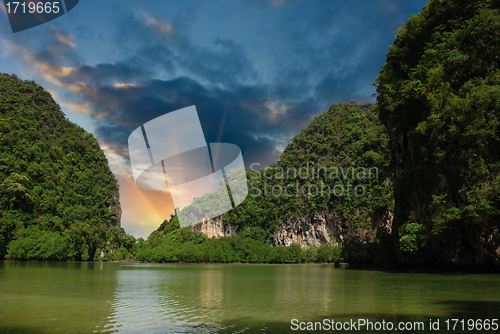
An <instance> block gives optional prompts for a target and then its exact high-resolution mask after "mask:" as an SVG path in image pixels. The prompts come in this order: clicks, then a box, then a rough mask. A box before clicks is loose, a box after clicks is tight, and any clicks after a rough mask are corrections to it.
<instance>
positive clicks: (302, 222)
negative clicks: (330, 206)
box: [270, 212, 392, 247]
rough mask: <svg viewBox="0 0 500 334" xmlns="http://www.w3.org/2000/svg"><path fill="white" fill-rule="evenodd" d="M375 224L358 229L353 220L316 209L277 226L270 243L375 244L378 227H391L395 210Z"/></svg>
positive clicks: (317, 244)
mask: <svg viewBox="0 0 500 334" xmlns="http://www.w3.org/2000/svg"><path fill="white" fill-rule="evenodd" d="M373 226H374V228H373V229H362V228H360V227H358V228H354V227H353V226H352V224H351V221H350V220H349V219H342V218H340V217H338V216H337V215H335V214H334V213H330V212H316V213H314V214H307V215H303V216H300V217H294V218H292V219H288V220H286V221H284V222H283V223H282V224H281V225H279V226H278V227H277V228H276V231H275V232H274V234H273V237H272V238H271V240H270V243H271V245H273V246H276V245H283V246H290V245H291V244H292V243H296V244H299V245H300V246H301V247H307V246H309V245H314V246H320V245H324V244H333V245H342V244H344V243H345V242H349V241H357V242H360V243H372V242H374V241H375V236H376V230H377V228H378V227H385V228H387V229H389V230H390V229H391V227H392V213H391V214H390V215H389V217H388V218H386V219H380V220H379V221H377V222H376V223H375V224H374V225H373Z"/></svg>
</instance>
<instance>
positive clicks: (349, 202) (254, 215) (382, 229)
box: [139, 101, 393, 262]
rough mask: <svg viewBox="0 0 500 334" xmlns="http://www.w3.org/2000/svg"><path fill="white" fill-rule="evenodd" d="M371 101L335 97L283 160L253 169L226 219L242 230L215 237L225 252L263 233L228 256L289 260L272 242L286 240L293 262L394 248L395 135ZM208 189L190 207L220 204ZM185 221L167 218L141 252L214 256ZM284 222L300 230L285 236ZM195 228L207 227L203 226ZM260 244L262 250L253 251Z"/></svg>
mask: <svg viewBox="0 0 500 334" xmlns="http://www.w3.org/2000/svg"><path fill="white" fill-rule="evenodd" d="M371 109H372V105H371V104H362V103H357V102H354V101H350V102H346V103H338V104H333V105H332V106H331V107H330V108H329V110H328V111H327V112H325V113H323V114H321V115H319V116H317V117H316V118H315V119H314V120H313V121H311V123H310V124H309V125H308V126H307V127H306V128H305V129H304V130H303V131H302V132H301V133H299V134H298V135H297V136H296V137H295V138H293V140H292V141H291V142H290V144H289V145H288V146H287V148H286V149H285V150H284V152H283V154H282V156H281V158H280V161H278V162H277V163H276V164H273V165H271V166H270V167H269V168H267V169H265V170H256V169H249V170H247V178H248V184H249V195H248V197H247V198H246V199H245V201H243V203H241V204H240V205H239V206H237V207H236V208H235V209H233V210H232V211H230V212H227V213H225V214H224V215H222V217H221V219H222V222H223V224H224V225H226V226H230V228H228V230H231V231H235V232H236V233H237V234H238V238H237V239H236V238H233V239H232V240H233V241H231V242H229V241H228V242H227V243H226V241H223V240H229V239H231V237H229V238H228V237H223V238H221V239H223V240H221V241H213V240H208V242H209V243H217V244H218V245H217V247H219V246H220V247H222V245H223V244H225V245H226V246H225V247H226V248H225V249H226V251H223V250H221V251H220V252H221V254H222V253H225V252H227V253H228V254H239V252H240V251H241V249H240V248H241V247H243V248H244V249H245V246H242V245H238V242H237V241H236V240H240V241H239V242H240V243H242V244H244V243H248V242H250V241H248V240H246V239H248V238H250V239H253V240H255V241H258V242H257V244H255V245H253V246H249V247H247V248H246V249H247V253H243V254H244V255H238V256H235V255H228V256H227V259H233V260H234V259H236V260H235V261H243V262H245V261H250V262H253V260H252V259H258V258H260V259H264V260H262V262H281V261H282V260H279V259H280V256H276V254H274V253H275V252H278V251H277V250H272V249H271V248H270V245H272V246H278V247H274V248H276V249H278V250H279V249H286V248H283V247H282V246H290V245H293V244H295V245H294V246H293V247H292V249H294V250H293V252H295V253H294V255H293V256H291V259H293V261H291V260H290V262H302V261H320V262H321V261H324V260H325V259H331V260H333V259H338V256H339V255H340V252H341V250H340V249H341V247H342V246H346V247H345V250H346V254H345V255H346V256H347V257H348V258H349V261H351V262H367V261H373V260H378V261H381V259H380V257H383V256H387V255H386V253H387V252H388V251H387V250H382V248H383V247H385V248H388V249H391V245H387V242H385V241H387V236H388V233H389V232H390V228H391V218H390V217H391V210H392V205H393V201H392V194H391V191H392V184H391V182H390V173H389V172H390V169H389V163H388V161H389V148H388V137H387V135H386V132H385V129H384V127H383V126H382V124H381V123H380V122H379V121H378V119H377V116H376V114H375V113H374V112H373V111H372V110H371ZM206 196H208V197H209V198H207V200H206V201H205V200H203V201H195V202H194V203H193V204H192V205H191V206H190V207H188V208H186V209H184V210H189V212H192V211H195V212H197V214H202V213H203V210H205V208H204V207H203V206H202V205H197V203H198V202H199V203H204V202H210V203H212V204H211V205H215V206H216V205H218V204H217V198H218V197H217V194H209V195H206ZM320 217H321V219H320ZM218 222H219V220H218V219H215V220H210V221H209V222H208V223H207V224H209V225H214V226H215V225H217V226H219V227H220V224H219V223H218ZM177 225H178V222H177V217H175V216H172V217H171V218H170V220H168V221H165V222H164V223H163V224H162V225H161V226H160V227H159V228H158V230H157V231H155V232H153V233H152V234H151V235H150V236H149V238H148V240H147V241H145V242H144V243H143V244H141V249H142V253H141V255H140V256H139V259H146V260H156V261H164V260H167V261H169V259H170V261H174V260H172V259H180V258H182V259H183V260H182V261H191V259H198V258H203V259H205V260H204V261H208V260H206V259H207V258H210V257H209V256H208V255H207V256H204V255H203V256H202V255H201V254H203V251H202V250H201V249H205V247H206V246H202V245H203V244H205V243H207V240H206V239H203V238H202V239H199V237H197V236H196V233H195V234H193V233H194V232H193V231H190V228H189V227H188V228H184V229H182V230H183V231H184V232H182V233H181V232H180V231H181V230H180V229H179V226H177ZM298 225H300V228H299V229H297V226H298ZM176 226H177V227H176ZM214 226H212V227H211V228H213V227H214ZM314 226H316V229H315V230H314V231H313V227H314ZM219 227H217V228H219ZM283 229H292V231H291V232H290V233H287V235H286V236H283ZM294 229H295V230H294ZM188 230H189V231H188ZM195 230H197V231H198V230H200V228H199V227H197V226H195ZM377 232H378V236H377ZM179 233H181V235H179ZM222 235H226V234H222ZM222 235H219V236H222ZM186 238H187V239H186ZM381 238H382V239H384V242H383V243H382V244H383V247H378V248H377V249H375V247H372V246H374V245H375V244H377V245H381V243H379V239H381ZM179 240H188V241H189V242H191V243H192V247H188V248H189V249H190V250H189V251H190V252H191V253H197V254H200V255H199V256H198V255H196V256H189V255H186V254H185V252H182V251H179V249H181V248H182V247H181V246H180V245H179ZM242 240H245V241H244V242H243V241H242ZM389 241H390V240H389ZM219 243H220V244H219ZM264 244H265V245H266V246H264ZM197 245H199V246H197ZM299 245H300V246H302V247H303V251H302V252H304V254H302V253H301V252H300V247H299V250H297V249H296V248H295V246H299ZM320 246H325V247H327V248H326V249H327V251H326V252H327V253H328V252H330V254H332V255H330V256H323V255H321V256H320V259H322V260H318V258H317V257H315V256H316V255H317V254H316V252H317V251H318V249H317V247H320ZM183 247H186V246H183ZM329 247H330V248H329ZM320 248H321V247H320ZM367 248H368V249H367ZM372 248H373V249H372ZM254 251H256V252H257V253H258V255H255V256H253V255H252V254H254V253H253V252H254ZM210 252H212V253H213V250H212V251H210ZM389 252H390V251H389ZM360 253H365V255H364V256H360ZM305 254H309V255H305ZM311 254H312V255H311ZM334 254H336V255H334ZM373 256H376V257H377V259H374V258H373ZM389 256H390V255H389ZM284 258H287V257H286V256H285V257H284ZM188 259H189V260H188ZM194 261H197V260H194ZM230 261H231V260H225V261H222V262H230Z"/></svg>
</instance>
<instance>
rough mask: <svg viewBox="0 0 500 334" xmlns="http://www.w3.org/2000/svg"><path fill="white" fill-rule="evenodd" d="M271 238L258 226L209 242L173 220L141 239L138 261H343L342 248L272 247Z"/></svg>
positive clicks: (324, 246) (329, 246)
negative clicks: (268, 240)
mask: <svg viewBox="0 0 500 334" xmlns="http://www.w3.org/2000/svg"><path fill="white" fill-rule="evenodd" d="M267 238H268V234H267V232H266V231H265V230H264V229H262V228H260V227H255V226H254V227H246V228H245V230H243V231H242V232H240V233H238V235H236V236H228V237H222V238H218V239H215V238H212V239H208V238H207V237H206V236H205V235H204V234H202V233H198V232H196V231H193V229H192V228H191V227H190V226H187V227H184V228H181V227H180V225H179V220H178V218H177V216H171V217H170V219H169V220H165V221H164V222H163V224H162V225H161V226H160V227H159V228H158V229H157V230H156V231H154V232H153V233H151V234H150V235H149V237H148V239H147V240H142V239H139V242H138V244H137V245H136V249H135V251H136V253H135V258H136V259H137V260H140V261H155V262H179V261H180V262H221V263H228V262H246V263H301V262H337V261H340V259H341V253H342V247H339V246H333V245H321V246H319V247H314V246H310V247H308V248H304V249H302V248H301V247H300V246H299V245H298V244H292V245H290V246H288V247H283V246H275V247H272V246H271V245H270V244H269V243H268V242H267Z"/></svg>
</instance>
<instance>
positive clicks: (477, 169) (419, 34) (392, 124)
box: [376, 0, 500, 270]
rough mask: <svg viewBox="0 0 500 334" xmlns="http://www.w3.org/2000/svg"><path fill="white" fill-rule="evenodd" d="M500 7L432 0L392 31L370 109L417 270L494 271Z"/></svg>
mask: <svg viewBox="0 0 500 334" xmlns="http://www.w3.org/2000/svg"><path fill="white" fill-rule="evenodd" d="M499 55H500V2H499V1H489V0H488V1H477V0H476V1H450V0H446V1H435V0H432V1H430V2H428V3H427V4H426V6H425V7H424V8H423V10H422V12H421V14H419V15H414V16H412V17H411V18H410V19H409V20H408V21H407V23H406V24H405V25H404V26H402V27H401V28H400V29H399V30H398V32H397V36H396V39H395V41H394V45H393V46H392V47H391V48H390V51H389V53H388V55H387V64H386V65H384V66H383V68H382V71H381V73H380V75H379V76H378V78H377V93H378V97H377V106H376V111H377V112H378V114H379V116H380V120H381V121H382V122H383V123H384V124H385V126H386V128H387V130H388V133H389V137H390V140H391V148H392V152H393V156H392V158H393V163H394V167H395V181H394V198H395V218H394V227H395V229H394V230H395V231H397V233H396V232H395V233H394V241H395V243H396V244H397V248H398V251H397V255H398V259H399V262H400V263H402V264H406V265H409V266H413V267H421V268H438V269H445V268H447V269H457V268H471V269H473V268H481V269H486V270H500V233H499V228H500V56H499Z"/></svg>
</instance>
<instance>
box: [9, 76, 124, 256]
mask: <svg viewBox="0 0 500 334" xmlns="http://www.w3.org/2000/svg"><path fill="white" fill-rule="evenodd" d="M118 198H119V195H118V185H117V182H116V179H115V177H114V176H113V174H112V173H111V171H110V169H109V167H108V162H107V160H106V158H105V156H104V154H103V152H102V150H101V149H100V147H99V144H98V143H97V140H96V139H95V138H94V137H93V136H92V135H91V134H89V133H87V132H85V131H84V130H83V129H82V128H80V127H78V126H77V125H75V124H73V123H71V122H70V121H69V120H67V119H66V118H65V116H64V114H63V112H62V111H61V109H60V107H59V106H58V105H57V104H56V103H55V102H54V100H53V99H52V97H51V96H50V94H49V93H48V92H47V91H45V90H44V89H43V88H42V87H41V86H39V85H37V84H36V83H34V82H32V81H23V80H21V79H19V78H17V77H16V76H10V75H7V74H1V75H0V209H1V210H0V259H3V258H4V257H5V258H10V259H26V260H28V259H29V260H32V259H33V260H92V259H94V258H95V259H99V258H101V254H102V257H104V258H120V257H123V256H124V255H125V253H126V252H127V251H128V250H127V248H130V247H131V246H132V244H133V242H134V238H133V237H131V236H129V235H126V234H125V232H124V231H123V229H121V228H120V215H121V209H120V203H119V201H118ZM113 253H114V255H112V254H113Z"/></svg>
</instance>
